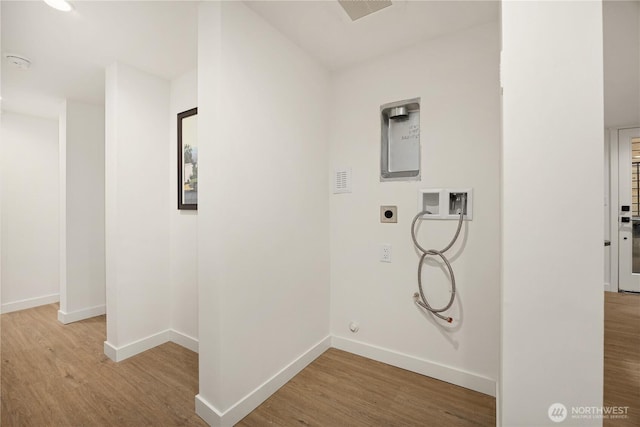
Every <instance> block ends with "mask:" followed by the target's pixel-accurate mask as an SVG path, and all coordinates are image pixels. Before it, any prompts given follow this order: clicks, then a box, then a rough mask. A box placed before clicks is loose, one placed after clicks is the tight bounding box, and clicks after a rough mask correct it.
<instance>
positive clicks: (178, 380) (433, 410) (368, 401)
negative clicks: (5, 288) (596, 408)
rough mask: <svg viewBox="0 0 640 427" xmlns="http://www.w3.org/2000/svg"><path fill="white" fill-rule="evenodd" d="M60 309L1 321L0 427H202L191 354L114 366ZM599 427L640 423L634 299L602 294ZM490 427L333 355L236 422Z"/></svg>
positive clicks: (177, 352) (392, 375)
mask: <svg viewBox="0 0 640 427" xmlns="http://www.w3.org/2000/svg"><path fill="white" fill-rule="evenodd" d="M56 313H57V306H56V305H48V306H43V307H39V308H35V309H30V310H24V311H20V312H15V313H8V314H3V315H2V317H1V323H2V324H1V345H2V347H1V359H2V365H1V375H0V381H1V384H0V387H1V388H0V395H1V398H2V405H1V408H2V413H1V425H2V426H3V427H12V426H20V427H22V426H25V427H28V426H38V427H39V426H56V427H64V426H87V427H89V426H206V424H205V423H204V422H203V421H202V420H201V419H200V418H198V417H197V416H196V415H195V414H194V396H195V394H196V393H197V389H198V386H197V381H198V374H197V372H198V368H197V355H196V354H195V353H193V352H191V351H189V350H186V349H184V348H182V347H180V346H178V345H175V344H172V343H168V344H164V345H162V346H159V347H157V348H155V349H152V350H149V351H147V352H145V353H143V354H140V355H138V356H135V357H133V358H131V359H127V360H125V361H123V362H120V363H117V364H116V363H113V362H112V361H110V360H109V359H108V358H107V357H106V356H104V354H103V348H102V346H103V341H104V340H105V336H106V333H105V319H104V316H102V317H98V318H94V319H89V320H85V321H82V322H77V323H72V324H70V325H66V326H65V325H61V324H60V323H58V321H57V320H56ZM605 319H606V321H605V371H604V375H605V389H604V405H605V406H629V411H628V418H627V419H623V420H605V422H604V424H605V426H607V427H626V426H640V295H625V294H613V293H606V297H605ZM265 425H276V426H299V425H310V426H318V427H325V426H326V427H337V426H354V427H357V426H367V427H369V426H431V425H434V426H442V425H446V426H478V425H481V426H493V425H495V400H494V399H493V398H491V397H489V396H486V395H483V394H480V393H476V392H473V391H470V390H466V389H463V388H460V387H456V386H453V385H451V384H447V383H443V382H440V381H437V380H434V379H431V378H427V377H423V376H421V375H417V374H414V373H411V372H408V371H405V370H402V369H398V368H394V367H391V366H388V365H385V364H382V363H379V362H375V361H372V360H368V359H365V358H362V357H359V356H355V355H352V354H349V353H345V352H342V351H339V350H335V349H331V350H329V351H327V352H325V353H324V354H323V355H322V356H320V357H319V358H318V359H317V360H316V361H314V362H313V363H312V364H310V365H309V366H308V367H307V368H306V369H304V370H303V371H302V372H301V373H300V374H298V375H297V376H296V377H295V378H294V379H292V380H291V381H290V382H288V383H287V384H286V385H285V386H284V387H282V388H281V389H280V390H279V391H278V392H276V393H275V394H274V395H273V396H271V397H270V398H269V399H268V400H267V401H265V402H264V403H263V404H262V405H260V406H259V407H258V408H257V409H256V410H255V411H253V412H252V413H251V414H249V415H248V416H247V417H245V418H244V419H243V420H242V421H241V422H240V423H239V424H238V426H241V427H249V426H255V427H260V426H265Z"/></svg>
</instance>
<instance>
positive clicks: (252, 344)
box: [196, 2, 329, 425]
mask: <svg viewBox="0 0 640 427" xmlns="http://www.w3.org/2000/svg"><path fill="white" fill-rule="evenodd" d="M199 32H200V35H199V41H198V48H199V56H198V61H199V69H198V77H199V81H198V90H199V99H198V103H199V106H198V108H199V110H198V113H199V120H198V125H199V127H198V135H199V145H200V150H199V162H200V165H201V168H199V177H198V179H199V190H200V194H199V197H200V200H199V206H198V208H199V211H198V227H199V230H198V259H199V262H198V270H199V277H198V280H199V290H200V292H199V296H200V310H199V312H200V321H199V328H200V333H199V336H200V394H199V395H198V397H197V400H196V410H197V412H198V414H199V415H201V416H202V417H203V418H204V419H205V420H207V421H208V422H209V423H210V424H212V425H232V424H234V423H235V422H237V421H239V420H240V419H241V418H242V417H244V415H246V414H247V413H248V412H250V411H251V410H252V409H253V408H255V407H256V406H257V405H259V404H260V403H261V402H262V401H263V400H264V399H266V398H267V397H268V396H269V395H270V394H271V393H273V392H274V391H275V390H277V388H278V387H279V386H281V385H282V384H284V382H286V381H287V380H288V379H289V378H291V377H292V376H293V375H295V374H296V373H297V372H298V371H299V370H300V369H302V368H303V367H304V366H305V365H306V364H308V363H309V362H310V361H311V360H313V359H314V358H315V357H317V356H318V355H319V354H320V352H322V351H323V350H324V349H326V348H327V347H328V345H329V340H328V334H329V238H328V236H329V206H328V188H329V180H328V175H327V173H326V165H327V164H328V147H327V130H326V128H327V116H326V111H327V100H328V98H327V93H328V90H329V85H328V78H327V74H326V72H325V71H324V70H323V69H322V68H321V67H320V66H319V65H317V64H316V63H315V62H314V61H313V60H312V59H311V58H310V56H309V55H307V54H306V53H304V52H302V51H301V50H300V49H299V48H298V47H297V46H296V45H295V44H293V43H292V42H291V41H289V40H288V39H286V38H285V37H283V36H282V35H281V34H280V33H278V32H277V31H276V30H274V29H273V28H272V27H270V26H269V25H268V24H267V23H266V22H265V21H264V20H262V19H261V18H260V17H258V16H257V15H256V14H255V13H254V12H252V11H251V10H249V9H248V8H247V7H246V6H245V5H244V4H242V3H240V2H221V3H211V2H203V3H201V4H200V21H199ZM256 358H257V359H256ZM256 360H259V363H256Z"/></svg>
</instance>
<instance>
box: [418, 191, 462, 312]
mask: <svg viewBox="0 0 640 427" xmlns="http://www.w3.org/2000/svg"><path fill="white" fill-rule="evenodd" d="M465 204H466V200H464V203H463V204H462V206H464V205H465ZM458 211H459V212H458V213H459V214H460V218H459V219H458V228H457V229H456V233H455V234H454V236H453V239H451V242H449V244H448V245H447V246H445V248H444V249H441V250H439V251H438V250H435V249H425V248H423V247H422V246H421V245H420V243H418V239H417V238H416V223H417V222H418V219H420V218H421V217H422V216H423V215H425V214H431V212H429V211H426V210H425V211H422V212H420V213H418V214H417V215H416V216H415V217H414V218H413V221H412V222H411V239H412V240H413V244H414V245H415V247H416V249H418V250H419V251H420V253H422V256H421V257H420V261H419V264H418V291H419V293H418V292H416V293H415V294H414V295H413V296H414V298H415V300H416V304H418V305H419V306H420V307H422V308H424V309H425V310H427V311H429V312H430V313H432V314H433V315H435V316H437V317H439V318H440V319H442V320H444V321H446V322H449V323H451V322H453V318H451V317H449V316H444V315H442V314H441V313H442V312H444V311H447V310H448V309H450V308H451V306H452V305H453V302H454V301H455V299H456V277H455V275H454V274H453V267H451V262H449V260H448V259H447V257H446V256H444V253H445V252H446V251H448V250H449V249H451V247H452V246H453V245H454V244H455V242H456V240H458V236H460V230H461V229H462V220H463V219H464V211H463V210H462V209H459V210H458ZM428 256H434V257H436V256H437V257H440V259H441V260H442V262H443V263H444V265H445V266H446V267H447V270H448V271H449V278H450V279H451V296H450V297H449V302H448V303H447V304H446V305H445V306H444V307H442V308H433V307H432V306H431V304H429V301H428V300H427V297H426V296H425V294H424V290H423V286H422V267H423V264H424V261H425V258H426V257H428Z"/></svg>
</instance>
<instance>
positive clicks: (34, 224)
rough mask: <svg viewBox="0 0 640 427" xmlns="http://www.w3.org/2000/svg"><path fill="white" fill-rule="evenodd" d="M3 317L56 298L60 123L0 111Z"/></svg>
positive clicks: (57, 288) (57, 292)
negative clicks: (11, 312)
mask: <svg viewBox="0 0 640 427" xmlns="http://www.w3.org/2000/svg"><path fill="white" fill-rule="evenodd" d="M1 132H2V134H1V137H0V171H1V172H2V178H1V181H2V192H1V194H2V209H3V211H2V232H1V233H0V235H1V236H2V242H1V245H2V251H1V252H2V262H1V264H2V280H1V282H2V292H1V294H2V307H1V309H2V312H3V313H8V312H10V311H15V310H22V309H25V308H31V307H35V306H38V305H43V304H50V303H53V302H56V301H58V298H59V285H58V283H59V277H58V275H59V264H58V263H59V254H60V252H59V247H58V246H59V236H58V229H59V224H58V218H59V212H58V210H59V202H58V123H57V121H55V120H51V119H42V118H38V117H32V116H26V115H22V114H15V113H10V112H6V111H3V112H2V122H1Z"/></svg>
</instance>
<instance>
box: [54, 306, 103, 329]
mask: <svg viewBox="0 0 640 427" xmlns="http://www.w3.org/2000/svg"><path fill="white" fill-rule="evenodd" d="M105 313H106V307H105V306H104V305H97V306H95V307H89V308H83V309H82V310H76V311H72V312H71V313H65V312H64V311H62V310H58V321H59V322H60V323H64V324H65V325H66V324H69V323H73V322H78V321H80V320H84V319H90V318H92V317H96V316H102V315H103V314H105Z"/></svg>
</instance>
